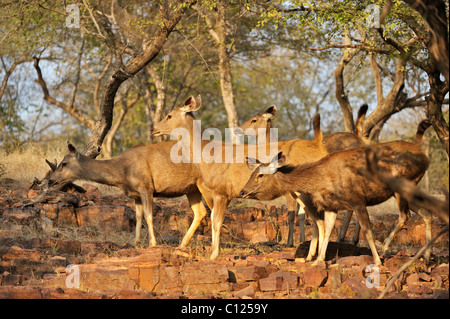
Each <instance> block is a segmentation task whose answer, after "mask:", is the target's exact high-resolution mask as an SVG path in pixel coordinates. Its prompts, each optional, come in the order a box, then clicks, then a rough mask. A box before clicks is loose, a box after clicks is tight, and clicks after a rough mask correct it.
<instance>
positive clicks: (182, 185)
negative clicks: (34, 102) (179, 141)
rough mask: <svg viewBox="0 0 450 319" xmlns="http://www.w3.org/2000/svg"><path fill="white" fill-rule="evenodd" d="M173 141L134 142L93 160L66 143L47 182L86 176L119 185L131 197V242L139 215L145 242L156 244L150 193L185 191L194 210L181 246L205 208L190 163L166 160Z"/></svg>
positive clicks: (138, 229)
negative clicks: (109, 156)
mask: <svg viewBox="0 0 450 319" xmlns="http://www.w3.org/2000/svg"><path fill="white" fill-rule="evenodd" d="M175 144H176V142H175V141H170V142H164V143H157V144H151V145H136V146H133V147H132V148H130V149H128V150H127V151H125V152H123V153H122V154H120V155H119V156H117V157H114V158H112V159H110V160H95V159H92V158H90V157H87V156H84V155H82V154H80V153H78V152H77V150H76V148H75V147H74V146H73V145H72V144H70V143H68V149H69V153H68V154H67V155H66V156H65V157H64V159H63V160H62V161H61V163H60V164H59V165H58V166H57V168H56V169H55V171H54V172H53V174H52V175H51V177H50V179H49V186H50V187H51V186H55V185H57V184H64V183H68V182H73V181H76V180H87V181H94V182H97V183H101V184H106V185H111V186H116V187H118V188H120V189H121V190H122V191H123V192H124V193H125V195H127V196H128V197H130V198H132V199H134V200H135V205H136V237H135V240H134V243H135V245H137V244H138V243H139V241H140V238H141V227H142V218H143V217H145V221H146V222H147V226H148V233H149V245H152V246H154V245H156V238H155V234H154V230H153V197H179V196H183V195H186V196H187V198H188V201H189V205H190V206H191V208H192V211H193V212H194V220H193V221H192V224H191V226H190V227H189V229H188V231H187V232H186V234H185V236H184V238H183V240H182V241H181V244H180V247H185V246H186V245H187V244H188V243H189V240H190V239H191V237H192V236H193V234H194V232H195V230H196V229H197V228H198V225H199V224H200V222H201V220H202V219H203V218H204V217H205V216H206V213H207V212H206V208H205V207H204V205H203V202H202V196H201V194H200V192H199V190H198V188H197V186H196V181H197V178H196V173H195V170H194V169H193V167H192V166H191V164H189V163H179V164H175V163H172V161H171V160H170V150H171V149H172V147H173V145H175Z"/></svg>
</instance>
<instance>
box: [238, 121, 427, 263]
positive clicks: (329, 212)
mask: <svg viewBox="0 0 450 319" xmlns="http://www.w3.org/2000/svg"><path fill="white" fill-rule="evenodd" d="M429 126H430V122H429V121H422V122H421V123H420V125H419V128H418V131H417V134H416V138H415V141H414V142H412V143H409V142H403V141H394V142H387V143H380V144H377V145H373V146H371V148H372V149H374V150H376V151H377V154H380V155H379V161H378V165H379V166H378V167H379V168H380V169H382V170H383V171H386V172H387V173H390V174H391V175H393V176H401V177H404V178H407V179H408V180H411V181H413V182H415V183H416V184H417V183H418V182H419V181H420V179H421V178H422V176H423V175H424V174H425V171H426V169H427V168H428V165H429V160H428V158H427V156H426V155H425V154H424V153H423V152H422V151H421V150H420V144H421V140H422V136H423V133H424V132H425V130H426V129H427V128H428V127H429ZM365 150H366V147H359V148H355V149H350V150H343V151H336V152H333V153H330V154H329V155H327V156H326V157H324V158H323V159H321V160H319V161H317V162H315V163H312V164H306V165H289V164H286V156H285V155H284V154H283V152H280V153H279V154H278V155H277V156H275V157H274V158H273V159H272V161H271V162H270V163H261V162H259V161H258V160H257V159H252V158H247V159H246V161H247V164H248V167H249V169H250V171H252V174H251V176H250V178H249V180H248V182H247V183H246V185H245V186H244V187H243V188H242V190H241V192H240V195H241V197H243V198H255V197H256V198H257V199H258V198H260V197H264V194H266V193H269V192H283V191H291V192H294V193H295V194H297V196H300V194H302V195H304V194H306V195H308V196H309V198H310V199H311V201H310V202H309V201H307V200H306V201H305V204H306V205H307V206H309V205H312V206H313V207H312V211H314V210H315V209H316V211H319V212H320V211H324V212H325V217H324V220H325V235H324V238H323V241H322V243H319V255H318V257H317V260H316V262H317V261H321V260H324V259H325V253H326V249H327V245H328V240H329V237H330V234H331V230H332V229H333V227H334V222H335V220H336V213H337V212H338V211H339V210H352V211H354V212H355V213H356V216H357V218H358V220H359V222H360V224H361V228H362V230H363V232H364V234H365V237H366V240H367V241H368V243H369V246H370V249H371V251H372V256H373V260H374V263H375V264H377V265H379V264H381V259H380V257H379V255H378V252H377V249H376V247H375V242H374V239H373V234H372V230H371V224H370V220H369V215H368V212H367V208H366V207H367V206H372V205H377V204H380V203H382V202H384V201H386V200H387V199H389V198H390V197H392V196H395V198H396V199H397V204H398V207H399V211H400V216H399V220H398V222H397V225H396V226H395V227H394V230H393V231H392V232H391V234H390V235H389V237H388V238H387V239H386V241H385V243H384V246H383V251H384V250H385V249H387V247H389V244H390V242H391V240H392V238H393V237H394V236H395V235H396V233H397V232H398V231H399V230H400V229H401V228H402V227H403V226H404V224H405V222H406V221H407V219H408V218H409V207H408V202H407V201H406V200H405V199H403V198H402V197H400V196H399V195H398V194H396V193H394V192H393V191H391V190H389V189H384V188H383V187H380V186H379V185H377V184H376V183H374V182H372V181H370V180H368V179H366V178H365V177H364V176H363V175H361V174H360V173H358V171H361V170H363V169H365V168H366V152H365ZM267 168H269V169H272V170H275V169H276V172H275V173H274V174H261V170H262V169H264V170H267ZM318 217H319V218H320V216H316V217H315V218H318ZM423 217H424V219H425V222H426V224H427V240H428V239H429V238H431V236H430V237H429V236H428V235H431V216H430V215H429V214H424V215H423ZM313 220H314V218H313ZM428 231H430V234H428ZM313 235H314V234H313ZM316 243H317V241H316V240H314V244H316ZM311 245H313V240H312V241H311ZM311 251H312V250H311V248H310V253H311ZM308 259H309V260H311V259H312V256H311V255H310V254H308Z"/></svg>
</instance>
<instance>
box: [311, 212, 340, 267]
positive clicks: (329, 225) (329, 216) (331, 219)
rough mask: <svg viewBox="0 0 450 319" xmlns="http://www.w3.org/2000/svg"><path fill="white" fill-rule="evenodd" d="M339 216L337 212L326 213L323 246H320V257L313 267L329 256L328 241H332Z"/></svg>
mask: <svg viewBox="0 0 450 319" xmlns="http://www.w3.org/2000/svg"><path fill="white" fill-rule="evenodd" d="M336 216H337V214H336V213H335V212H328V211H327V212H325V234H324V235H323V240H322V244H321V245H320V248H319V249H320V250H319V255H318V256H317V259H316V261H315V262H314V263H313V266H314V265H316V264H317V262H319V261H323V260H325V257H326V254H327V247H328V241H329V240H330V235H331V231H332V230H333V228H334V223H335V222H336Z"/></svg>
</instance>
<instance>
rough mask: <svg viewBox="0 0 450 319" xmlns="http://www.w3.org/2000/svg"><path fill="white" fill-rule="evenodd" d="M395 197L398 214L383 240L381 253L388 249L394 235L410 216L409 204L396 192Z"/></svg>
mask: <svg viewBox="0 0 450 319" xmlns="http://www.w3.org/2000/svg"><path fill="white" fill-rule="evenodd" d="M395 199H396V200H397V206H398V209H399V215H398V220H397V224H396V225H395V226H394V229H393V230H392V231H391V233H390V234H389V236H388V237H387V238H386V239H385V240H384V243H383V249H382V251H381V253H382V254H383V255H384V254H385V253H386V252H387V251H388V249H389V246H390V244H391V242H392V240H393V239H394V237H395V235H397V233H398V232H399V231H400V230H401V229H402V228H403V226H405V224H406V222H407V221H408V219H409V218H410V217H411V213H410V212H409V206H408V202H407V201H406V200H404V199H402V198H401V197H400V196H399V195H398V194H395Z"/></svg>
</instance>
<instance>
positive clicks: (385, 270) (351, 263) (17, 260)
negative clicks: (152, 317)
mask: <svg viewBox="0 0 450 319" xmlns="http://www.w3.org/2000/svg"><path fill="white" fill-rule="evenodd" d="M29 187H30V185H29V184H27V183H22V182H18V181H15V180H13V179H7V178H4V179H0V298H1V299H5V298H14V299H16V298H32V299H72V298H89V299H96V298H152V299H167V298H170V299H179V298H183V299H185V298H189V299H191V298H195V299H211V298H219V299H231V298H233V299H250V298H252V299H267V298H270V299H287V298H301V299H318V298H323V299H325V298H326V299H344V298H345V299H346V298H377V297H378V296H379V295H380V294H381V292H383V291H384V289H385V286H386V283H387V281H388V280H389V278H390V277H392V276H393V275H394V273H395V272H396V271H397V270H398V269H399V267H401V266H402V265H403V264H404V263H406V262H407V261H408V260H410V259H411V258H412V256H414V254H415V253H416V252H417V251H418V250H419V248H420V247H421V246H423V245H424V244H425V226H424V223H423V221H422V219H421V218H420V217H419V216H414V215H413V216H412V218H411V220H410V221H409V222H408V224H407V226H406V227H405V228H404V229H403V230H401V231H400V233H399V234H398V236H397V237H396V238H395V240H394V242H393V244H392V246H391V251H390V252H389V253H388V254H386V255H385V256H384V257H383V265H382V266H379V267H374V265H372V257H371V255H370V250H369V249H368V248H367V247H366V242H365V240H364V236H363V234H360V239H361V240H360V242H359V244H358V246H354V245H351V244H349V243H348V242H350V240H351V238H352V236H353V230H354V227H355V221H354V220H352V222H351V224H350V227H349V231H348V233H347V236H346V238H345V242H344V243H341V244H337V243H335V242H334V241H335V240H336V238H337V235H338V232H339V229H340V226H341V225H342V220H343V214H339V215H338V219H337V222H336V227H335V229H334V230H333V233H332V236H331V241H332V242H331V243H330V246H329V249H328V252H327V260H326V261H325V262H322V263H319V264H318V265H316V266H313V265H312V262H305V259H304V257H305V254H306V251H307V248H308V245H309V242H305V243H300V242H299V233H300V229H299V224H298V220H296V225H295V235H294V247H286V244H285V243H286V238H287V232H288V227H287V216H286V215H287V208H286V206H285V205H284V201H283V199H279V200H276V201H273V202H270V203H268V202H257V201H244V200H239V199H236V200H233V202H232V203H231V205H230V206H229V208H228V210H227V216H226V218H225V221H224V226H223V228H222V236H221V253H220V255H219V257H218V258H217V259H216V260H214V261H210V260H209V259H208V256H209V252H210V248H211V247H210V245H211V240H210V237H211V225H210V220H209V216H207V217H206V218H205V220H204V221H203V222H202V224H201V225H200V227H199V229H198V230H197V232H196V234H195V236H194V237H193V238H192V240H191V242H190V243H189V245H188V247H187V248H185V249H179V248H177V246H178V244H179V243H180V241H181V239H182V237H183V235H184V233H185V232H186V230H187V229H188V227H189V225H190V222H191V221H192V218H193V214H192V211H191V210H190V208H189V205H188V203H187V200H186V199H185V198H178V199H166V198H157V199H156V200H155V214H154V215H155V217H154V222H155V225H154V227H155V230H156V234H157V240H158V246H155V247H147V241H148V239H147V231H146V229H145V228H144V229H143V231H142V238H143V239H144V242H143V243H142V246H140V247H133V246H132V245H131V243H132V242H133V239H134V225H135V216H134V204H133V201H132V200H130V199H127V198H126V197H124V196H121V195H118V194H109V195H102V194H101V193H100V191H99V190H98V188H96V187H94V186H92V185H89V184H84V185H83V187H84V188H85V189H86V190H87V192H86V193H84V194H81V193H76V192H72V193H62V192H60V193H57V194H53V195H55V196H53V197H52V198H49V199H48V200H47V201H44V202H41V203H34V202H33V201H32V199H33V198H36V196H38V195H39V194H40V192H38V191H33V190H30V189H29ZM370 214H371V221H372V224H373V229H374V233H375V237H376V241H377V244H378V245H380V244H381V243H382V242H383V240H384V238H385V237H386V236H387V234H388V233H389V231H390V230H391V229H392V226H393V224H394V223H395V221H396V218H397V213H396V208H395V204H393V203H392V202H388V203H386V204H384V205H382V206H378V207H374V208H371V210H370ZM442 228H443V225H442V224H441V223H440V222H439V220H437V219H435V220H433V235H435V234H437V233H438V232H439V231H440V230H441V229H442ZM311 233H312V227H311V224H310V222H309V221H307V226H306V238H307V239H309V238H310V237H311ZM448 263H449V245H448V233H447V234H444V235H443V236H441V237H440V239H439V240H438V241H437V242H436V244H435V245H434V247H433V250H432V256H431V259H430V260H429V261H426V260H423V259H419V260H418V261H417V262H415V263H414V264H413V265H412V266H411V267H409V268H408V269H407V270H406V271H405V272H403V274H402V275H401V276H400V277H399V278H398V279H397V280H396V281H395V283H394V285H393V286H392V288H391V289H390V290H389V291H388V293H387V296H386V297H387V298H402V299H404V298H405V299H406V298H421V299H424V298H427V299H430V298H433V299H436V298H445V299H448V298H449V290H448V289H449V281H448V273H449V266H448Z"/></svg>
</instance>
